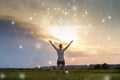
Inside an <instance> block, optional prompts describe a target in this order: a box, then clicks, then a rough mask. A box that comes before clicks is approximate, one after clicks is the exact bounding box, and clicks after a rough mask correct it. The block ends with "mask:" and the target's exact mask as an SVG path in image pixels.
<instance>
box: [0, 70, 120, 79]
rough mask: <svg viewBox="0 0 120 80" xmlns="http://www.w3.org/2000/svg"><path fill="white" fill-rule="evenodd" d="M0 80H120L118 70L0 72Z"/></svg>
mask: <svg viewBox="0 0 120 80" xmlns="http://www.w3.org/2000/svg"><path fill="white" fill-rule="evenodd" d="M0 77H1V78H0V80H120V70H70V71H68V73H67V74H62V72H60V74H58V75H56V72H55V71H50V70H0Z"/></svg>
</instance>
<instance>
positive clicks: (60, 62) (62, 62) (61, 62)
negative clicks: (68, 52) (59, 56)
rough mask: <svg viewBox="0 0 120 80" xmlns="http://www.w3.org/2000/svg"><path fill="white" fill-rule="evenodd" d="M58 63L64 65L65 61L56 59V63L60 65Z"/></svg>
mask: <svg viewBox="0 0 120 80" xmlns="http://www.w3.org/2000/svg"><path fill="white" fill-rule="evenodd" d="M60 64H62V65H65V61H58V60H57V65H60Z"/></svg>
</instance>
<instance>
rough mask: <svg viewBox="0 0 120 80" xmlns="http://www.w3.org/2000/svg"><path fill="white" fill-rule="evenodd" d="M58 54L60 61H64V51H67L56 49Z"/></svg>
mask: <svg viewBox="0 0 120 80" xmlns="http://www.w3.org/2000/svg"><path fill="white" fill-rule="evenodd" d="M56 51H57V54H58V59H57V60H58V61H64V51H65V49H56Z"/></svg>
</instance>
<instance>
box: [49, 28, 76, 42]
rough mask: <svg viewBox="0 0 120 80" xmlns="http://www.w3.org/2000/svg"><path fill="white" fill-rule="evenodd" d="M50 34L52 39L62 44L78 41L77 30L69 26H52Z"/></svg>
mask: <svg viewBox="0 0 120 80" xmlns="http://www.w3.org/2000/svg"><path fill="white" fill-rule="evenodd" d="M50 33H51V35H52V36H53V37H55V38H57V39H59V40H60V41H62V42H69V41H71V40H74V41H76V40H78V36H77V30H76V28H75V27H73V26H72V27H71V26H62V27H61V26H54V27H50Z"/></svg>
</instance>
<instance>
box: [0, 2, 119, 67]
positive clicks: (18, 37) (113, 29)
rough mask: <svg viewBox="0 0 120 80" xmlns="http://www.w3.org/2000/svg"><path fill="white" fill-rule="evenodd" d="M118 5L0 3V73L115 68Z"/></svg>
mask: <svg viewBox="0 0 120 80" xmlns="http://www.w3.org/2000/svg"><path fill="white" fill-rule="evenodd" d="M119 9H120V1H119V0H0V68H21V67H23V68H27V67H30V68H31V67H40V66H52V65H56V60H57V53H56V51H55V50H54V48H53V47H52V46H51V45H50V43H49V40H51V41H52V42H53V43H54V44H55V46H58V45H59V44H60V43H62V44H63V47H65V46H67V44H69V42H70V41H71V40H73V43H72V44H71V46H70V47H69V48H68V49H67V51H66V52H65V54H64V56H65V61H66V65H84V64H85V65H89V64H102V63H108V64H120V62H119V61H120V42H119V41H120V37H119V36H120V27H119V25H120V23H119V21H120V16H119V14H120V10H119Z"/></svg>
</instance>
